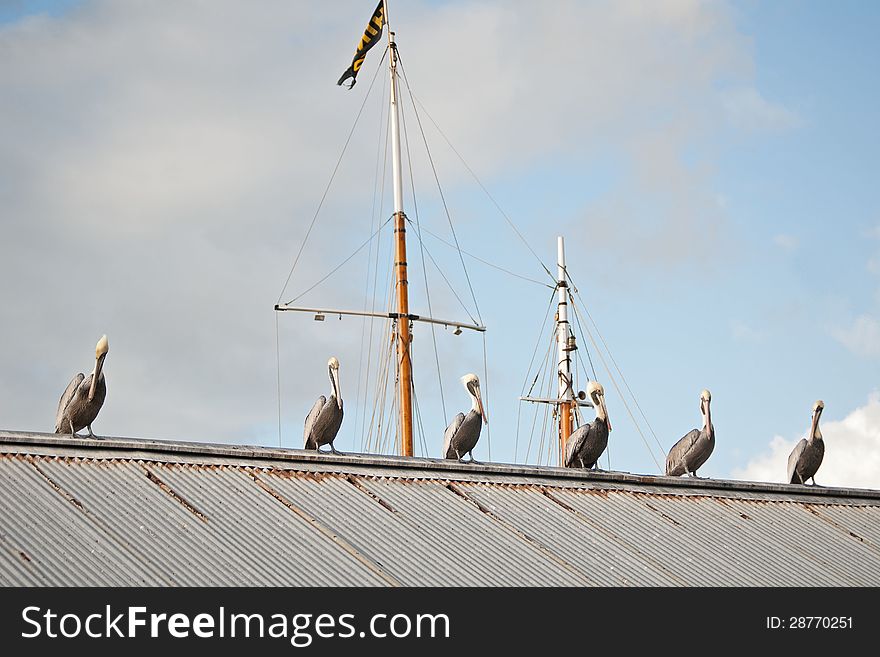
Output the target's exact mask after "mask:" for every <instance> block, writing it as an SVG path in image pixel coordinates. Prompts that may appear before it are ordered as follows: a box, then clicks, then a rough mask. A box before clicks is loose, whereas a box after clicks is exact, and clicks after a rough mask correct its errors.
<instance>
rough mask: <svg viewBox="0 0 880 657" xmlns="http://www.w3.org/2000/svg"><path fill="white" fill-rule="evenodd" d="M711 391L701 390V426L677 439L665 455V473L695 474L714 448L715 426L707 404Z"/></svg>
mask: <svg viewBox="0 0 880 657" xmlns="http://www.w3.org/2000/svg"><path fill="white" fill-rule="evenodd" d="M711 402H712V393H710V392H709V391H708V390H703V392H701V393H700V415H702V416H703V428H702V429H691V430H690V431H688V432H687V433H686V434H685V436H684V437H683V438H682V439H681V440H679V441H678V442H677V443H675V445H673V446H672V449H670V450H669V455H668V456H667V457H666V474H667V475H668V476H670V477H678V476H679V475H683V474H687V475H689V476H692V477H696V476H697V470H698V469H699V468H700V466H701V465H703V464H704V463H705V462H706V460H707V459H708V458H709V457H710V456H711V455H712V450H713V449H715V427H713V426H712V412H711V411H710V410H709V404H710V403H711Z"/></svg>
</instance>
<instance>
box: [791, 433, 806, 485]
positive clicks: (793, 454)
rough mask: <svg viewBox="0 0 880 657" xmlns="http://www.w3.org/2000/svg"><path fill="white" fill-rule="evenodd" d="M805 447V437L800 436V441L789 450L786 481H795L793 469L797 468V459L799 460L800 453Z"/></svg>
mask: <svg viewBox="0 0 880 657" xmlns="http://www.w3.org/2000/svg"><path fill="white" fill-rule="evenodd" d="M806 448H807V439H806V438H801V439H800V442H799V443H798V444H797V445H795V446H794V449H793V450H791V454H789V455H788V483H790V484H794V483H796V482H795V480H794V471H795V468H797V464H798V461H800V460H801V454H803V453H804V450H805V449H806Z"/></svg>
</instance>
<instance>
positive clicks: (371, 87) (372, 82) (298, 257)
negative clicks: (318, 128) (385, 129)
mask: <svg viewBox="0 0 880 657" xmlns="http://www.w3.org/2000/svg"><path fill="white" fill-rule="evenodd" d="M387 54H388V48H387V47H386V48H385V52H384V53H383V55H382V59H381V60H380V61H379V66H378V67H376V72H375V73H374V74H373V79H372V80H371V81H370V86H369V88H368V89H367V93H366V94H365V95H364V102H363V103H361V107H360V109H359V110H358V113H357V116H356V117H355V119H354V125H352V126H351V130H350V131H349V133H348V137H346V139H345V144H344V145H343V146H342V152H341V153H340V154H339V159H337V160H336V166H334V167H333V173H332V174H330V180H329V181H328V182H327V187H325V188H324V193H323V194H322V195H321V201H320V202H319V203H318V208H317V210H315V216H313V217H312V221H311V223H310V224H309V228H308V230H307V231H306V235H305V237H304V238H303V242H302V244H301V245H300V247H299V251H297V254H296V258H294V260H293V264H292V265H291V267H290V272H289V273H288V274H287V280H285V281H284V287H282V288H281V292H280V293H279V295H278V301H277V303H280V302H281V298H282V297H283V296H284V292H285V290H287V285H288V284H289V283H290V278H291V276H293V272H294V270H295V269H296V266H297V264H299V259H300V258H301V257H302V254H303V251H304V250H305V248H306V243H307V242H308V241H309V235H311V234H312V229H313V228H314V227H315V221H317V219H318V215H319V214H320V213H321V208H322V207H324V201H325V200H326V199H327V193H328V192H329V191H330V186H331V185H332V184H333V180H334V179H335V178H336V173H337V172H338V171H339V165H340V164H341V163H342V158H343V157H344V156H345V151H346V150H347V149H348V145H349V143H351V137H352V135H354V131H355V128H357V124H358V121H359V120H360V118H361V114H363V112H364V107H365V106H366V104H367V100H368V99H369V97H370V92H371V91H372V90H373V84H374V83H375V82H376V77H377V76H378V75H379V71H380V70H381V69H382V62H384V61H385V56H386V55H387Z"/></svg>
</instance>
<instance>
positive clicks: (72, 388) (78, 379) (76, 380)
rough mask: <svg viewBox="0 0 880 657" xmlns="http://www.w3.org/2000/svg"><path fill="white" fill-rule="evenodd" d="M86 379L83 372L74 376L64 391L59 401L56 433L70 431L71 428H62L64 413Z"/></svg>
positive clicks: (56, 415) (56, 413) (56, 414)
mask: <svg viewBox="0 0 880 657" xmlns="http://www.w3.org/2000/svg"><path fill="white" fill-rule="evenodd" d="M85 378H86V376H85V374H83V373H82V372H80V373H79V374H77V375H76V376H74V377H73V378H72V379H71V380H70V383H68V384H67V388H66V389H65V390H64V394H62V395H61V399H59V400H58V410H57V411H56V412H55V433H59V432H63V431H64V430H65V429H70V427H62V426H61V423H62V421H63V420H62V418H63V417H64V411H65V410H66V409H67V405H68V404H70V400H71V399H73V396H74V395H75V394H76V389H77V388H79V384H80V383H82V382H83V381H84V380H85Z"/></svg>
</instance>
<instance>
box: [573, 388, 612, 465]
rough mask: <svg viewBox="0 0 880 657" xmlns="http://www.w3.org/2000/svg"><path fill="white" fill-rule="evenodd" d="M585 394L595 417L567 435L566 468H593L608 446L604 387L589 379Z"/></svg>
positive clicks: (608, 427) (608, 423) (608, 429)
mask: <svg viewBox="0 0 880 657" xmlns="http://www.w3.org/2000/svg"><path fill="white" fill-rule="evenodd" d="M587 395H588V396H589V397H590V401H592V402H593V407H594V408H595V409H596V419H595V420H593V421H592V422H588V423H587V424H584V425H581V426H580V427H578V428H577V429H575V430H574V432H573V433H572V434H571V435H570V436H569V437H568V442H567V443H566V444H565V467H566V468H594V467H595V466H596V464H597V463H598V461H599V457H600V456H602V452H604V451H605V448H606V447H608V433H609V432H610V431H611V421H610V420H609V419H608V409H607V408H606V407H605V388H603V387H602V384H601V383H599V382H598V381H590V383H589V384H587Z"/></svg>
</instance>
